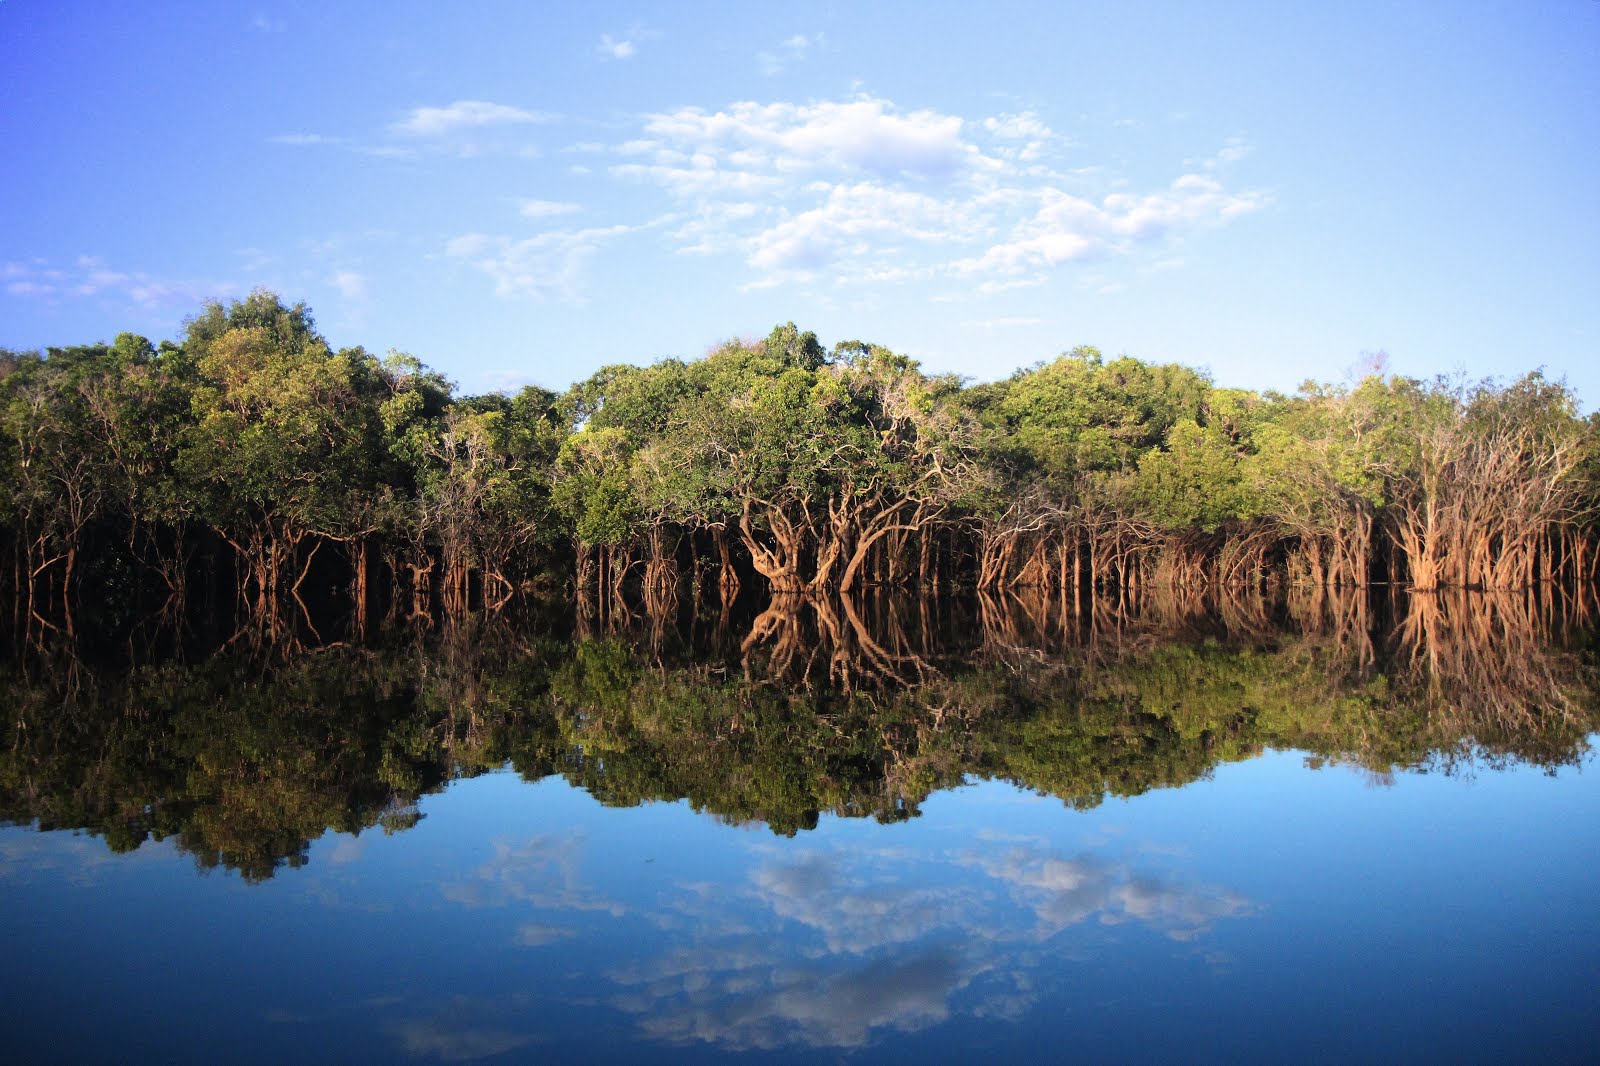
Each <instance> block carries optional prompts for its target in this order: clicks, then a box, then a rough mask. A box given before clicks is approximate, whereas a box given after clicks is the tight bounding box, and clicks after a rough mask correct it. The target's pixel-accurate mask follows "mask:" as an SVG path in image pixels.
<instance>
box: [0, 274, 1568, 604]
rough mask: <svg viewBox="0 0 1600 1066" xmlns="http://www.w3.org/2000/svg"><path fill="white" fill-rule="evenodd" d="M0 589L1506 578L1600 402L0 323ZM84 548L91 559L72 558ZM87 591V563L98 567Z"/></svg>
mask: <svg viewBox="0 0 1600 1066" xmlns="http://www.w3.org/2000/svg"><path fill="white" fill-rule="evenodd" d="M0 468H3V469H4V478H3V480H0V529H3V536H4V538H5V544H6V547H8V548H9V551H10V554H11V557H12V565H11V567H10V568H9V570H10V582H11V586H12V591H13V592H14V594H15V595H14V602H15V604H16V607H15V613H16V614H17V616H18V618H19V619H26V620H27V621H28V622H29V624H32V623H33V622H35V621H36V622H37V623H39V624H41V625H57V624H60V623H61V622H62V620H63V619H65V624H67V625H69V626H70V624H71V617H72V606H73V604H74V603H75V602H78V601H79V600H81V598H82V597H83V596H84V595H85V587H86V583H87V584H91V585H93V586H94V587H95V588H96V589H98V590H104V589H107V588H111V587H114V586H116V585H117V584H119V583H120V584H123V585H132V584H137V583H140V582H145V581H147V580H149V579H148V577H147V576H146V575H155V577H156V579H157V580H158V582H159V584H160V587H161V588H162V589H163V590H164V592H165V593H166V594H167V595H168V596H169V598H170V600H171V601H172V602H177V603H182V602H183V601H184V599H185V598H186V596H188V595H189V590H190V588H191V586H192V585H193V584H194V582H195V579H196V575H202V576H209V578H210V580H208V581H207V582H206V584H207V587H208V588H210V587H213V586H216V585H218V584H219V583H220V584H221V585H224V586H226V587H228V588H229V589H231V590H232V591H233V593H234V594H235V595H236V599H237V602H239V603H241V604H243V605H244V606H245V607H246V608H247V609H248V612H249V613H250V614H251V615H252V616H254V617H257V618H263V619H274V618H277V617H279V616H280V614H281V612H283V611H284V610H285V605H286V604H288V603H290V602H292V601H293V600H294V599H296V598H298V597H300V596H301V595H302V593H303V592H305V591H308V590H310V589H311V588H313V587H315V588H317V589H320V590H323V591H326V590H328V589H330V588H337V589H338V590H340V592H341V593H347V594H348V596H349V599H350V603H351V605H352V607H353V611H354V614H355V616H356V618H357V619H358V620H362V619H364V618H365V616H366V614H367V612H368V611H369V610H373V609H377V608H376V607H375V605H382V607H383V608H386V609H388V610H391V611H395V612H407V613H422V614H428V613H432V612H434V611H438V610H443V611H444V612H445V613H447V614H460V613H463V612H466V611H469V610H474V609H479V608H484V609H489V610H496V609H498V608H501V607H503V606H505V605H506V604H508V603H509V602H511V601H512V600H513V599H514V598H515V597H516V596H517V595H518V593H519V592H520V591H521V590H523V589H524V588H526V587H528V586H529V585H530V584H533V583H536V582H538V581H539V580H540V579H541V577H545V578H548V577H551V576H554V577H555V578H556V579H557V580H561V581H570V582H571V584H572V585H574V586H575V587H576V589H577V590H578V592H579V594H580V596H581V597H585V598H589V599H591V600H595V599H598V600H599V601H602V602H620V601H621V600H623V599H624V598H625V597H626V598H628V599H632V600H635V601H637V600H638V599H640V598H642V599H643V601H644V602H645V604H646V605H647V606H652V607H657V608H660V607H667V606H671V605H672V604H674V603H676V602H677V598H678V597H679V595H680V594H681V592H682V591H683V590H684V589H690V590H692V591H693V594H694V595H695V596H699V595H701V594H702V593H703V592H704V593H709V592H710V591H711V590H716V591H717V592H719V593H720V594H721V596H722V597H723V598H724V600H725V601H727V600H728V599H731V597H732V596H733V595H735V594H736V593H737V592H738V590H739V588H740V587H741V585H743V584H745V583H748V582H751V581H752V579H756V580H757V581H758V583H760V584H764V585H765V586H766V587H767V588H768V589H770V591H771V592H773V593H775V594H780V595H781V594H790V593H802V592H821V591H823V590H839V591H844V592H849V591H852V590H855V589H859V588H863V587H868V586H915V587H918V588H922V589H930V590H931V589H940V588H947V587H951V586H961V587H974V586H975V587H977V588H980V589H986V590H991V591H992V590H999V589H1017V588H1032V589H1038V590H1041V591H1043V592H1046V593H1049V594H1050V595H1053V596H1057V597H1059V598H1060V599H1061V600H1062V601H1063V602H1065V601H1067V600H1068V599H1071V600H1072V601H1073V602H1077V601H1078V600H1079V599H1081V598H1084V597H1088V596H1090V594H1091V593H1092V592H1095V591H1100V592H1115V593H1118V594H1126V593H1128V592H1130V591H1133V590H1137V589H1139V588H1141V587H1152V586H1160V587H1170V588H1200V587H1221V586H1236V587H1260V586H1263V585H1265V584H1268V583H1272V582H1283V583H1290V584H1298V585H1307V586H1315V587H1360V586H1365V585H1368V584H1371V583H1375V582H1388V583H1396V584H1405V585H1409V586H1411V587H1413V588H1416V589H1434V588H1438V587H1443V586H1458V587H1479V588H1527V587H1531V586H1534V585H1536V584H1540V583H1545V582H1555V581H1571V580H1581V579H1587V578H1590V577H1592V576H1593V575H1594V574H1595V573H1596V560H1597V558H1600V553H1597V552H1596V526H1595V504H1596V502H1597V501H1600V420H1597V418H1596V417H1593V416H1591V417H1590V418H1588V419H1587V420H1585V419H1583V418H1581V417H1580V416H1579V413H1578V408H1577V404H1576V401H1575V399H1574V397H1573V396H1572V394H1571V393H1570V392H1568V390H1567V389H1566V388H1565V387H1564V386H1563V385H1561V384H1559V383H1554V382H1550V381H1547V380H1545V379H1544V378H1543V377H1542V376H1541V375H1540V374H1538V373H1533V374H1530V375H1528V376H1526V377H1524V378H1522V379H1520V380H1518V381H1516V382H1514V383H1511V384H1509V385H1503V384H1497V383H1492V382H1487V383H1481V384H1477V385H1471V386H1465V385H1461V384H1459V383H1450V382H1446V381H1434V382H1422V381H1416V380H1412V379H1407V378H1399V377H1388V378H1386V377H1382V376H1378V375H1373V376H1370V377H1368V378H1366V379H1365V380H1363V381H1362V382H1360V383H1359V384H1357V385H1355V386H1353V387H1349V388H1343V387H1338V388H1336V387H1329V386H1307V387H1305V388H1303V389H1302V390H1301V391H1300V392H1299V393H1297V394H1296V395H1293V396H1284V395H1279V394H1275V393H1266V394H1258V393H1254V392H1248V391H1244V390H1238V389H1227V388H1220V387H1217V386H1216V385H1214V384H1213V383H1212V382H1211V381H1209V380H1208V378H1207V377H1206V376H1205V375H1203V374H1201V373H1199V372H1197V371H1194V370H1191V369H1188V368H1185V367H1181V366H1176V365H1162V366H1156V365H1150V364H1146V363H1143V362H1140V361H1139V360H1136V359H1132V358H1128V357H1121V358H1117V359H1106V358H1104V357H1102V355H1101V354H1100V353H1099V352H1097V351H1095V350H1094V349H1092V348H1078V349H1075V350H1073V351H1072V352H1069V353H1067V354H1065V355H1063V356H1061V357H1060V358H1058V359H1056V360H1055V361H1054V362H1051V363H1047V364H1039V365H1036V366H1033V367H1030V368H1027V369H1024V370H1020V371H1018V372H1017V373H1015V374H1014V375H1012V376H1011V377H1010V378H1008V379H1006V380H1004V381H999V382H995V383H991V384H983V385H975V386H970V385H966V384H964V383H963V382H962V381H961V380H960V379H958V378H956V377H954V376H930V375H927V374H925V373H923V372H922V371H921V369H920V368H919V367H918V365H917V364H916V363H915V362H914V361H912V360H910V359H908V358H906V357H904V356H901V355H897V354H895V353H893V352H891V351H889V350H887V349H885V348H882V347H879V346H877V345H873V344H867V343H863V342H859V341H845V342H842V343H840V344H837V345H835V346H834V347H833V349H832V350H831V351H830V350H827V349H825V348H824V347H823V346H822V345H821V344H820V343H819V342H818V340H817V338H816V337H815V336H814V335H813V334H810V333H802V332H800V331H799V330H797V329H796V328H795V327H794V326H793V325H792V324H791V325H787V326H782V327H779V328H778V329H775V330H774V331H773V332H772V334H771V335H770V336H768V337H767V338H765V339H764V340H761V341H730V342H728V343H727V344H724V345H722V346H721V347H719V348H717V349H715V350H714V351H712V352H710V353H708V354H707V355H706V356H705V357H704V358H702V359H698V360H693V361H682V360H677V359H668V360H663V361H661V362H658V363H655V364H653V365H650V366H647V367H635V366H627V365H615V366H608V367H605V368H604V369H602V370H600V371H598V372H597V373H595V374H594V375H593V376H591V377H589V378H588V379H586V380H584V381H581V382H579V383H577V384H575V385H573V386H572V387H571V388H569V389H568V390H567V391H566V392H565V393H561V394H557V393H554V392H551V391H548V390H545V389H541V388H534V387H529V388H525V389H523V390H522V391H521V392H519V393H517V394H516V395H514V396H506V395H501V394H491V395H486V396H458V395H456V394H455V392H454V390H453V388H452V386H451V385H450V383H449V382H447V381H446V380H445V379H444V378H443V377H442V376H441V375H440V374H438V373H437V372H435V371H432V370H429V369H428V368H427V367H425V366H424V365H423V364H422V363H420V362H419V361H418V360H417V359H415V358H413V357H411V356H408V355H403V354H398V353H390V354H389V355H387V356H383V357H379V356H376V355H374V354H372V353H370V352H368V351H366V350H365V349H362V348H359V347H358V348H348V349H343V350H338V351H335V350H333V349H331V348H330V347H329V346H328V344H327V343H326V341H325V340H324V339H323V338H322V337H321V335H320V334H319V333H318V332H317V330H316V327H315V324H314V322H313V320H312V318H311V315H310V313H309V311H308V310H307V309H306V308H305V307H304V306H303V305H296V306H292V307H291V306H285V305H284V304H283V303H282V302H281V300H280V299H279V298H278V297H276V296H274V295H272V294H270V293H266V292H257V293H254V294H252V295H251V296H250V297H249V298H248V299H246V300H244V301H242V302H236V303H234V304H233V305H232V306H230V307H223V306H222V305H220V304H213V305H210V306H208V307H207V308H205V309H204V310H203V311H202V312H201V313H200V314H199V315H198V316H197V317H195V318H194V319H192V320H190V321H189V322H188V323H187V325H186V329H185V333H184V336H183V339H182V340H181V341H179V342H176V343H173V342H163V343H162V344H160V345H155V344H152V343H151V342H150V341H148V340H147V339H145V338H143V337H138V336H134V335H132V334H127V333H124V334H122V335H120V336H118V337H117V338H116V340H115V341H114V342H113V343H111V344H109V345H107V344H95V345H87V346H80V347H72V348H52V349H49V350H47V351H45V352H43V353H35V352H4V353H0ZM86 572H88V573H90V574H91V576H90V577H89V578H85V576H84V575H85V573H86ZM97 595H98V593H97Z"/></svg>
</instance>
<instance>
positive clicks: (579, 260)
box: [445, 225, 639, 300]
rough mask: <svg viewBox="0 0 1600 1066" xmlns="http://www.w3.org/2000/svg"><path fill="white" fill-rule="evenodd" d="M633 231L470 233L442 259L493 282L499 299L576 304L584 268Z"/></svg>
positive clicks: (456, 241) (624, 228) (452, 244)
mask: <svg viewBox="0 0 1600 1066" xmlns="http://www.w3.org/2000/svg"><path fill="white" fill-rule="evenodd" d="M638 228H639V227H636V226H625V225H617V226H595V227H590V228H587V229H579V230H553V231H550V232H546V233H540V234H538V235H536V236H533V237H529V238H526V239H524V240H516V239H513V238H510V237H504V236H488V235H486V234H482V233H469V234H464V235H462V236H460V237H456V238H454V239H452V240H451V241H449V242H448V243H447V244H446V245H445V255H447V256H449V257H450V258H452V259H460V260H463V261H465V262H467V263H469V264H470V265H471V266H473V267H474V268H476V269H477V270H479V271H481V272H482V273H484V274H486V275H487V276H488V277H489V278H490V279H492V280H493V281H494V288H495V292H496V293H498V294H499V295H501V296H528V297H532V298H534V299H537V300H546V299H564V300H576V299H579V298H580V297H581V295H582V293H581V286H580V284H579V282H580V279H581V275H582V271H583V266H584V264H585V263H586V262H587V261H588V260H589V258H590V257H591V256H593V255H594V253H595V252H596V251H598V250H599V249H600V248H601V247H602V246H604V245H605V244H606V243H607V242H609V241H611V240H613V239H614V238H616V237H620V236H622V235H623V234H626V233H631V232H633V231H634V230H636V229H638Z"/></svg>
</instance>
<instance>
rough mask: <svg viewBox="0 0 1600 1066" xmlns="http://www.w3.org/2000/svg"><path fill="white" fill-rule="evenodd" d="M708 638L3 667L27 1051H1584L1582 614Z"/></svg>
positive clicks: (923, 622) (1136, 620)
mask: <svg viewBox="0 0 1600 1066" xmlns="http://www.w3.org/2000/svg"><path fill="white" fill-rule="evenodd" d="M689 614H690V612H689V611H688V610H687V609H685V610H683V611H682V612H681V614H680V617H678V618H676V619H662V618H657V619H655V620H654V621H653V622H652V620H651V619H649V618H642V617H641V618H637V619H621V620H619V619H615V618H613V619H609V620H603V619H600V618H595V617H589V618H582V617H580V618H578V619H576V620H574V619H571V618H569V617H566V616H564V615H559V614H557V615H552V616H549V617H546V618H542V619H541V618H538V617H535V618H532V619H524V620H521V621H519V622H516V623H511V622H507V623H502V624H495V625H485V624H477V625H454V626H445V625H441V626H438V627H434V628H432V629H429V630H406V631H401V632H394V633H390V634H388V635H386V636H382V637H379V638H374V639H373V640H371V641H369V642H367V643H365V644H358V643H355V642H353V641H351V642H346V643H343V644H338V645H334V646H328V645H325V644H324V645H322V646H315V645H314V644H312V643H311V642H309V641H306V640H303V639H302V640H300V641H296V640H295V639H294V638H293V637H292V636H285V635H282V634H280V635H278V636H277V637H276V638H273V639H268V638H267V637H265V636H252V635H249V634H247V635H245V636H244V637H243V638H241V639H238V640H235V641H234V642H233V643H232V644H231V645H230V646H228V647H227V648H224V649H220V650H213V649H206V650H199V651H197V650H195V649H193V648H188V649H187V650H182V651H180V650H179V649H180V648H183V647H184V645H183V643H182V642H174V641H171V640H162V641H154V642H147V643H145V644H141V643H140V642H139V640H138V639H133V640H130V642H129V644H128V646H127V648H126V649H123V650H122V651H121V652H119V653H118V655H112V654H110V653H109V652H108V651H107V650H106V649H99V650H98V651H96V652H95V653H94V654H92V655H91V654H89V653H87V652H86V651H85V650H84V648H83V647H82V646H81V645H80V646H73V645H66V644H64V643H61V642H57V643H54V644H50V643H46V644H45V645H43V646H40V647H36V648H31V649H28V650H26V651H24V652H22V653H20V654H18V655H17V656H16V657H14V658H13V659H12V660H11V661H10V662H9V663H8V664H7V665H5V666H4V667H3V668H0V671H3V672H0V685H3V688H0V691H4V693H5V700H6V703H5V706H6V708H7V714H6V717H5V723H4V724H5V725H6V726H7V729H6V735H5V737H4V739H3V741H0V818H3V819H5V820H6V823H7V824H8V825H9V828H4V829H0V944H3V945H4V951H5V953H6V966H5V968H4V970H3V971H0V973H3V976H0V1032H3V1033H4V1034H5V1037H4V1039H5V1044H4V1049H5V1050H4V1057H5V1058H6V1059H8V1060H10V1061H18V1062H46V1061H60V1062H127V1061H161V1062H215V1061H264V1062H281V1061H313V1062H378V1061H403V1060H408V1059H417V1060H422V1061H443V1062H468V1061H471V1062H478V1061H482V1062H499V1061H507V1062H511V1061H535V1062H547V1061H583V1062H588V1061H697V1062H698V1061H704V1060H708V1059H718V1058H723V1057H740V1058H762V1059H774V1060H793V1061H808V1062H809V1061H819V1060H820V1061H834V1060H852V1061H863V1062H865V1061H872V1062H878V1061H906V1062H911V1061H917V1062H922V1061H971V1060H974V1059H978V1058H980V1057H1002V1056H1003V1057H1006V1058H1009V1059H1013V1060H1022V1061H1057V1060H1067V1059H1080V1060H1089V1061H1170V1060H1209V1061H1230V1062H1231V1061H1241V1060H1255V1061H1285V1060H1319V1061H1340V1062H1346V1061H1399V1060H1406V1061H1423V1060H1426V1061H1440V1060H1443V1061H1459V1060H1468V1061H1506V1060H1517V1061H1539V1062H1548V1061H1585V1060H1590V1061H1592V1060H1593V1059H1594V1058H1595V1056H1596V1050H1597V1047H1600V1045H1597V1037H1596V1033H1597V1032H1600V995H1597V992H1596V989H1597V988H1600V908H1597V907H1596V905H1595V901H1596V900H1597V899H1600V864H1597V861H1596V860H1597V859H1600V766H1597V765H1596V761H1595V759H1594V756H1593V754H1592V751H1593V744H1594V739H1595V737H1594V734H1595V733H1596V731H1597V730H1600V695H1597V688H1596V677H1597V673H1596V664H1597V656H1596V653H1595V650H1594V645H1593V643H1592V638H1591V637H1590V635H1589V634H1590V628H1589V625H1588V622H1587V618H1586V616H1585V612H1584V611H1583V610H1582V604H1581V603H1579V604H1576V605H1575V604H1573V603H1572V602H1567V601H1558V602H1554V603H1552V602H1550V601H1548V600H1546V601H1533V600H1520V599H1519V600H1497V599H1485V598H1481V597H1471V596H1459V597H1453V598H1444V599H1438V598H1433V597H1429V598H1427V599H1399V600H1396V601H1392V602H1391V601H1383V602H1378V601H1372V602H1369V601H1367V600H1365V599H1359V600H1316V601H1298V602H1293V603H1287V604H1286V603H1263V602H1260V601H1251V602H1238V601H1226V602H1205V603H1201V602H1194V603H1172V602H1169V601H1152V602H1146V603H1141V604H1138V605H1135V606H1133V607H1128V608H1124V609H1114V608H1113V607H1112V606H1110V605H1103V606H1102V607H1101V608H1099V609H1097V610H1096V611H1091V612H1088V613H1086V614H1080V615H1078V616H1076V617H1074V616H1070V615H1068V616H1063V615H1062V613H1061V611H1060V610H1059V605H1058V604H1054V605H1053V604H1044V603H1038V602H1030V601H1028V600H1026V599H1010V600H1007V601H1005V602H995V601H986V602H978V603H966V602H941V601H933V602H929V603H919V602H915V601H913V602H895V601H865V602H856V601H832V602H829V603H822V604H815V605H803V606H796V607H794V608H793V609H785V610H769V611H767V612H765V613H763V614H762V615H760V616H759V617H756V618H753V619H742V620H735V619H729V620H721V619H718V618H717V616H716V615H715V614H714V613H713V614H709V615H706V616H703V617H699V618H696V619H694V620H693V621H692V622H690V621H689V620H688V615H689ZM574 632H576V633H577V636H576V637H575V636H574ZM156 647H160V648H161V649H162V650H161V651H160V652H156V651H153V650H152V649H153V648H156Z"/></svg>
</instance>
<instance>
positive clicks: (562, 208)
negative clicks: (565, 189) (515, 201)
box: [517, 200, 583, 218]
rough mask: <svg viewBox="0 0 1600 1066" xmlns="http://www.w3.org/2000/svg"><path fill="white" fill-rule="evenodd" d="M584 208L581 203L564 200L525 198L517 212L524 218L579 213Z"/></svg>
mask: <svg viewBox="0 0 1600 1066" xmlns="http://www.w3.org/2000/svg"><path fill="white" fill-rule="evenodd" d="M582 210H583V207H582V206H581V205H579V204H574V203H567V202H566V201H563V200H523V201H522V203H521V204H519V205H518V207H517V212H518V213H519V214H520V215H522V217H523V218H554V217H556V216H558V215H573V214H577V213H578V212H579V211H582Z"/></svg>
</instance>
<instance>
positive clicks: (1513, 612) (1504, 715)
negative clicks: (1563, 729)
mask: <svg viewBox="0 0 1600 1066" xmlns="http://www.w3.org/2000/svg"><path fill="white" fill-rule="evenodd" d="M1547 602H1549V601H1547ZM1562 622H1564V619H1563V620H1562ZM1394 646H1395V650H1396V654H1397V659H1398V661H1399V663H1400V664H1401V671H1400V675H1399V678H1398V679H1399V680H1401V681H1402V682H1405V683H1408V684H1410V685H1411V686H1414V687H1415V688H1416V689H1418V690H1420V691H1422V692H1424V693H1425V694H1426V695H1427V697H1428V706H1429V708H1430V713H1432V714H1434V715H1436V716H1439V718H1440V719H1441V720H1442V722H1444V723H1448V724H1449V725H1450V726H1451V727H1452V729H1453V730H1455V731H1457V732H1459V733H1461V734H1464V735H1470V736H1473V737H1475V739H1478V740H1479V741H1483V740H1485V739H1487V738H1488V737H1490V736H1495V737H1515V736H1525V735H1529V734H1531V733H1532V732H1533V731H1535V729H1536V727H1538V726H1539V725H1540V723H1541V722H1543V723H1545V724H1549V723H1551V722H1559V723H1572V722H1576V721H1578V720H1579V719H1580V718H1581V716H1582V711H1583V707H1582V700H1583V698H1584V697H1583V696H1582V692H1583V688H1582V685H1581V683H1575V682H1578V681H1579V679H1581V678H1582V677H1583V676H1584V672H1583V671H1582V670H1581V669H1579V668H1578V667H1577V664H1576V663H1575V661H1574V660H1573V658H1572V656H1571V655H1570V654H1568V653H1565V652H1563V651H1562V650H1561V649H1560V648H1559V647H1557V646H1556V645H1555V644H1554V643H1553V641H1552V640H1551V632H1550V629H1549V625H1548V623H1547V621H1546V620H1545V619H1544V618H1542V617H1541V612H1540V609H1539V600H1538V599H1537V598H1536V597H1535V596H1533V595H1532V594H1526V593H1523V594H1511V593H1473V592H1467V591H1463V590H1450V591H1447V592H1440V593H1428V592H1410V593H1407V595H1406V598H1405V602H1404V615H1403V617H1402V619H1401V621H1400V623H1399V625H1398V626H1397V627H1396V629H1395V635H1394ZM1591 680H1592V679H1591Z"/></svg>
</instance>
